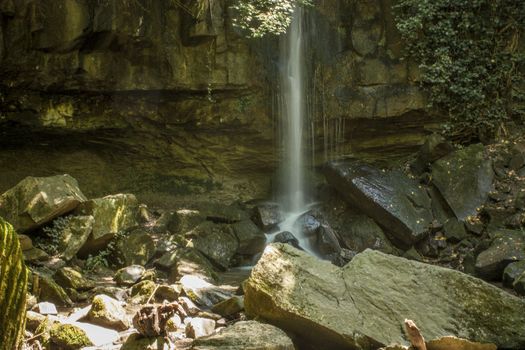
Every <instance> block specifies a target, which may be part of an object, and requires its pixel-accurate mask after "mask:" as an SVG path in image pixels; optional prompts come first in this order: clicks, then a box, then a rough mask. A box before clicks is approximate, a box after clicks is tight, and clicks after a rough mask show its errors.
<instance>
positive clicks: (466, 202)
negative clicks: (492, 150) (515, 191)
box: [432, 144, 494, 220]
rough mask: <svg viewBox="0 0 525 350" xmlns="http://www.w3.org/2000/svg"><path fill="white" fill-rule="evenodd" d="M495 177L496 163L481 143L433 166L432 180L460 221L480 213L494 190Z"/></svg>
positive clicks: (451, 155)
mask: <svg viewBox="0 0 525 350" xmlns="http://www.w3.org/2000/svg"><path fill="white" fill-rule="evenodd" d="M493 179H494V172H493V170H492V162H491V160H490V159H488V158H487V157H485V156H484V148H483V145H481V144H477V145H471V146H469V147H466V148H463V149H460V150H458V151H455V152H453V153H451V154H449V155H447V156H445V157H443V158H441V159H439V160H438V161H436V162H435V163H434V164H433V165H432V183H433V184H434V185H435V186H436V187H437V189H438V190H439V192H441V194H442V196H443V198H444V199H445V201H446V202H447V204H448V205H449V206H450V208H451V209H452V211H453V212H454V214H455V215H456V218H457V219H459V220H465V219H466V218H467V217H469V216H476V215H477V213H478V210H479V209H480V207H481V206H482V205H483V204H484V203H485V202H486V201H487V198H488V194H489V192H490V191H492V189H493V185H492V181H493Z"/></svg>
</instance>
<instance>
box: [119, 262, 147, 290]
mask: <svg viewBox="0 0 525 350" xmlns="http://www.w3.org/2000/svg"><path fill="white" fill-rule="evenodd" d="M145 272H146V269H145V268H144V267H142V266H139V265H131V266H127V267H123V268H121V269H120V270H118V271H117V273H116V274H115V277H114V280H115V282H117V284H118V285H119V286H132V285H134V284H135V283H137V282H138V281H139V280H140V279H141V278H142V276H143V275H144V273H145Z"/></svg>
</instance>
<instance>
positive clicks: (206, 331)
mask: <svg viewBox="0 0 525 350" xmlns="http://www.w3.org/2000/svg"><path fill="white" fill-rule="evenodd" d="M214 332H215V321H214V320H210V319H209V318H201V317H195V318H192V319H191V321H190V322H189V323H188V324H187V325H186V336H187V337H188V338H193V339H197V338H202V337H205V336H208V335H211V334H213V333H214Z"/></svg>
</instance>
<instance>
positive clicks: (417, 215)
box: [324, 162, 432, 247]
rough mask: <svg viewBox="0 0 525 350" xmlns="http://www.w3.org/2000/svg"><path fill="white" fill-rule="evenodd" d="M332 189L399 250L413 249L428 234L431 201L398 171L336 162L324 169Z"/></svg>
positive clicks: (354, 163)
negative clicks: (411, 247)
mask: <svg viewBox="0 0 525 350" xmlns="http://www.w3.org/2000/svg"><path fill="white" fill-rule="evenodd" d="M324 173H325V177H326V179H327V181H328V183H329V184H330V185H332V186H333V187H334V188H335V189H337V191H338V192H339V193H340V194H341V195H342V196H343V197H344V198H345V199H346V200H347V201H348V202H349V203H350V204H351V205H353V206H355V207H357V208H359V209H360V210H361V211H362V212H363V213H364V214H366V215H368V216H370V217H371V218H373V219H374V220H375V221H377V222H378V223H379V224H381V226H383V227H384V228H385V229H386V230H388V233H390V234H391V236H392V239H393V241H395V243H397V244H399V245H400V246H404V247H406V246H410V245H411V244H413V243H415V242H417V241H419V240H421V239H422V238H424V237H425V235H426V234H427V233H428V228H429V226H430V224H431V222H432V214H431V208H430V198H429V197H428V195H427V194H426V192H425V191H424V190H423V189H421V188H420V187H419V186H418V184H417V183H416V182H415V181H413V180H411V179H409V178H408V177H406V176H405V175H404V174H403V173H401V172H399V171H389V172H386V171H381V170H379V169H377V168H374V167H372V166H370V165H367V164H364V163H361V162H333V163H330V164H329V165H328V166H326V167H325V169H324Z"/></svg>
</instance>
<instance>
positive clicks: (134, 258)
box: [115, 229, 155, 266]
mask: <svg viewBox="0 0 525 350" xmlns="http://www.w3.org/2000/svg"><path fill="white" fill-rule="evenodd" d="M154 254H155V242H154V241H153V238H152V237H151V234H150V233H148V232H146V231H144V230H142V229H137V230H134V231H133V232H131V233H130V234H129V235H128V236H127V237H126V238H125V239H121V240H118V241H117V244H116V252H115V255H116V257H115V259H116V260H118V263H119V264H120V265H123V266H129V265H146V263H147V262H148V261H150V259H151V258H152V257H153V255H154Z"/></svg>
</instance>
